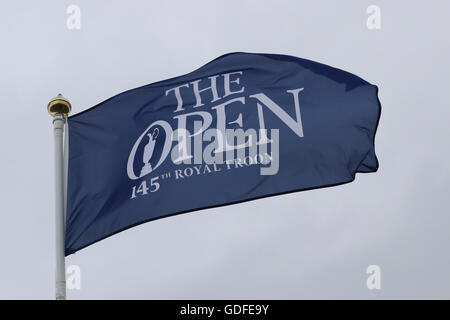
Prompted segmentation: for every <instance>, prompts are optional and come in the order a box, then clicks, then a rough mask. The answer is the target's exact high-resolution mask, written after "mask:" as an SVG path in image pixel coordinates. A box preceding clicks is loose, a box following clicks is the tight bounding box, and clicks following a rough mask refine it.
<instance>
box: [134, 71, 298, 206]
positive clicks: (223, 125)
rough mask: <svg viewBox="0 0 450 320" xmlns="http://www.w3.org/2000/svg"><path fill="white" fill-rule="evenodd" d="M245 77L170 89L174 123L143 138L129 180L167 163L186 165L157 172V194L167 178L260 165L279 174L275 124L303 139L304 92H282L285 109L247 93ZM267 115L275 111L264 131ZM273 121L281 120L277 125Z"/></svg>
mask: <svg viewBox="0 0 450 320" xmlns="http://www.w3.org/2000/svg"><path fill="white" fill-rule="evenodd" d="M243 75H244V72H243V71H235V72H230V73H225V74H218V75H214V76H210V77H208V78H203V79H198V80H195V81H192V82H188V83H183V84H181V85H178V86H176V87H173V88H170V89H168V90H166V91H165V98H166V99H168V105H170V104H173V118H172V119H171V120H170V121H171V122H173V123H174V124H173V125H171V124H169V122H168V121H169V120H167V119H166V120H167V121H166V120H161V119H160V120H157V121H154V122H153V123H151V124H150V125H149V126H148V127H147V128H146V129H145V130H144V131H143V132H142V133H141V134H140V136H139V137H138V138H137V140H136V141H135V143H134V145H133V147H132V149H131V152H130V154H129V157H128V162H127V174H128V177H129V178H130V179H131V180H137V179H141V178H143V177H145V176H147V175H149V174H151V175H154V173H155V172H157V169H158V167H159V166H160V165H161V164H162V163H164V162H165V161H172V163H173V164H175V165H180V164H184V165H187V166H180V167H179V168H180V169H175V170H173V172H158V176H153V177H152V178H151V184H152V185H154V186H156V185H157V188H156V187H155V188H153V190H155V189H158V188H159V184H157V183H156V181H157V180H158V179H163V177H164V178H165V179H167V178H175V179H184V178H186V177H190V176H192V175H194V174H207V173H212V172H217V171H221V170H222V169H223V170H231V169H238V168H244V167H248V166H252V165H259V166H260V174H261V175H274V174H276V173H277V172H278V167H279V154H278V153H279V141H278V140H279V132H278V131H279V128H274V126H275V125H277V126H286V127H287V128H288V129H290V130H291V131H292V132H293V133H294V134H295V135H296V136H297V137H298V138H303V126H302V119H301V112H300V111H301V110H300V102H299V96H300V93H301V92H302V91H303V90H304V88H297V89H290V90H285V91H284V92H280V94H282V101H287V103H288V104H289V105H283V107H281V106H280V105H279V104H277V103H276V102H275V101H274V100H272V99H271V98H270V97H269V95H266V94H265V93H264V92H257V91H256V92H254V89H253V91H252V92H251V93H249V94H247V89H246V87H245V84H244V83H242V81H241V77H243ZM272 92H273V91H272ZM286 110H289V113H288V112H287V111H286ZM267 112H270V113H271V115H270V123H271V125H270V126H269V127H270V130H268V129H266V126H267V123H268V121H267V119H269V117H268V116H267ZM290 114H292V115H295V116H291V115H290ZM274 116H275V117H274ZM275 118H278V120H279V121H277V122H276V124H274V122H275V120H274V119H275ZM269 148H270V150H269ZM169 154H170V155H171V157H170V159H168V156H169ZM176 168H178V167H176ZM144 182H145V181H144ZM133 190H141V191H142V194H146V193H147V191H148V188H147V187H146V185H145V186H142V185H141V186H140V187H139V188H138V189H135V187H134V189H133ZM150 192H152V190H151V189H150ZM133 195H135V191H133ZM132 198H133V197H132Z"/></svg>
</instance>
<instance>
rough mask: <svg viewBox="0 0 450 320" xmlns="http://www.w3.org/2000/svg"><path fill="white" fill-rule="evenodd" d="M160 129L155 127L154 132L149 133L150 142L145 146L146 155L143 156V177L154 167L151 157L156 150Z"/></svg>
mask: <svg viewBox="0 0 450 320" xmlns="http://www.w3.org/2000/svg"><path fill="white" fill-rule="evenodd" d="M158 134H159V129H158V128H155V129H154V130H153V133H147V136H148V143H147V145H146V146H145V147H144V155H143V157H142V161H143V162H144V166H143V167H142V169H141V174H140V176H141V177H143V176H145V175H146V174H148V173H150V172H152V170H153V168H152V165H151V164H150V159H151V158H152V155H153V151H154V150H155V145H156V138H157V137H158Z"/></svg>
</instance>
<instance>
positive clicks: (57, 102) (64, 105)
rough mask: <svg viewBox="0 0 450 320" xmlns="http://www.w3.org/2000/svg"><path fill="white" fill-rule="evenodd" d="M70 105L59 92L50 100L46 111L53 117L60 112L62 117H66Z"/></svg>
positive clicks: (70, 107)
mask: <svg viewBox="0 0 450 320" xmlns="http://www.w3.org/2000/svg"><path fill="white" fill-rule="evenodd" d="M71 109H72V106H71V104H70V102H69V100H67V99H66V98H64V97H63V96H62V95H61V93H60V94H58V95H57V96H56V97H55V98H53V99H52V100H50V102H49V103H48V106H47V110H48V113H50V115H52V116H53V117H54V116H56V115H57V114H60V115H62V116H64V117H67V116H68V115H69V113H70V110H71Z"/></svg>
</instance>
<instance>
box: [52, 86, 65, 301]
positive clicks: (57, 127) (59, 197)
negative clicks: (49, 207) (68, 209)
mask: <svg viewBox="0 0 450 320" xmlns="http://www.w3.org/2000/svg"><path fill="white" fill-rule="evenodd" d="M70 109H71V105H70V102H69V101H68V100H67V99H65V98H64V97H63V96H62V95H61V94H59V95H58V96H57V97H56V98H54V99H52V100H51V101H50V102H49V103H48V106H47V110H48V112H49V113H50V115H52V116H53V134H54V138H55V235H56V236H55V240H56V243H55V248H56V270H55V285H56V286H55V296H56V300H65V299H66V263H65V254H64V233H65V225H64V224H65V223H64V189H65V188H64V159H63V133H64V124H65V122H66V117H67V115H68V114H69V113H70Z"/></svg>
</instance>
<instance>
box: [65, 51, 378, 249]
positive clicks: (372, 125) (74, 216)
mask: <svg viewBox="0 0 450 320" xmlns="http://www.w3.org/2000/svg"><path fill="white" fill-rule="evenodd" d="M377 91H378V89H377V87H376V86H374V85H371V84H370V83H368V82H366V81H364V80H363V79H361V78H359V77H357V76H355V75H353V74H350V73H348V72H345V71H342V70H339V69H335V68H332V67H329V66H326V65H323V64H320V63H316V62H313V61H309V60H305V59H300V58H296V57H292V56H285V55H273V54H251V53H231V54H227V55H224V56H221V57H219V58H217V59H215V60H213V61H211V62H210V63H208V64H206V65H205V66H203V67H201V68H199V69H197V70H196V71H193V72H191V73H189V74H186V75H183V76H180V77H176V78H173V79H169V80H165V81H161V82H156V83H153V84H149V85H146V86H143V87H140V88H136V89H132V90H129V91H126V92H124V93H121V94H119V95H117V96H114V97H112V98H110V99H108V100H106V101H104V102H102V103H100V104H98V105H96V106H94V107H92V108H90V109H88V110H86V111H84V112H81V113H79V114H76V115H73V116H71V117H69V118H68V134H69V139H68V181H67V215H66V242H65V246H66V247H65V251H66V255H69V254H71V253H74V252H76V251H77V250H80V249H82V248H84V247H86V246H89V245H90V244H92V243H94V242H97V241H99V240H102V239H104V238H106V237H109V236H111V235H113V234H115V233H117V232H120V231H122V230H125V229H127V228H130V227H133V226H136V225H138V224H141V223H144V222H147V221H151V220H155V219H159V218H163V217H168V216H171V215H175V214H180V213H186V212H190V211H193V210H199V209H204V208H211V207H215V206H221V205H227V204H232V203H238V202H242V201H247V200H253V199H258V198H262V197H267V196H273V195H279V194H283V193H288V192H294V191H301V190H307V189H313V188H319V187H327V186H334V185H338V184H342V183H346V182H350V181H353V179H354V178H355V174H356V172H375V171H377V169H378V161H377V158H376V155H375V150H374V138H375V132H376V128H377V125H378V120H379V116H380V111H381V106H380V103H379V100H378V97H377ZM274 214H275V213H274Z"/></svg>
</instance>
